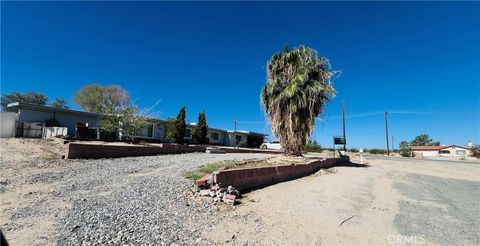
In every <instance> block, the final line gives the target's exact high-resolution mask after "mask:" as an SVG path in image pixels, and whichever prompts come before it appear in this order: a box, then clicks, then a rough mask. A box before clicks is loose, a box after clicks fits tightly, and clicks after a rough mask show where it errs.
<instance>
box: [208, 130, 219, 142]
mask: <svg viewBox="0 0 480 246" xmlns="http://www.w3.org/2000/svg"><path fill="white" fill-rule="evenodd" d="M210 137H211V138H212V140H213V141H218V140H220V134H219V133H218V132H211V133H210Z"/></svg>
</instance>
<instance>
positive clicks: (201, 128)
mask: <svg viewBox="0 0 480 246" xmlns="http://www.w3.org/2000/svg"><path fill="white" fill-rule="evenodd" d="M207 133H208V126H207V117H206V116H205V112H201V113H199V114H198V122H197V127H196V128H195V133H194V134H193V138H194V140H195V142H197V143H198V144H206V143H207Z"/></svg>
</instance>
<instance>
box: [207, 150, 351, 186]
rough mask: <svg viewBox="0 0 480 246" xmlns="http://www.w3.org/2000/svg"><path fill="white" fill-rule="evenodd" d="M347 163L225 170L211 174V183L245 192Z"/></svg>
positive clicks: (337, 160)
mask: <svg viewBox="0 0 480 246" xmlns="http://www.w3.org/2000/svg"><path fill="white" fill-rule="evenodd" d="M348 161H349V159H348V158H329V159H324V160H318V161H312V162H310V163H308V164H299V165H294V164H292V165H288V166H276V167H259V168H244V169H225V170H219V171H216V172H214V173H213V182H214V183H216V184H218V185H219V186H220V187H228V186H229V185H231V186H233V187H235V188H236V189H238V190H240V191H245V190H250V189H254V188H259V187H263V186H267V185H271V184H275V183H278V182H283V181H288V180H292V179H296V178H300V177H304V176H307V175H310V174H312V173H315V172H317V171H319V170H320V169H322V168H330V167H333V166H336V165H338V164H342V163H345V162H348Z"/></svg>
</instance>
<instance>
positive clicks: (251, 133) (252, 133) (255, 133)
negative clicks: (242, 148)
mask: <svg viewBox="0 0 480 246" xmlns="http://www.w3.org/2000/svg"><path fill="white" fill-rule="evenodd" d="M228 133H243V134H247V135H257V136H268V134H263V133H259V132H250V131H238V130H236V131H231V130H228Z"/></svg>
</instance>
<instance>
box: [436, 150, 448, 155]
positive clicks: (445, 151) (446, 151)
mask: <svg viewBox="0 0 480 246" xmlns="http://www.w3.org/2000/svg"><path fill="white" fill-rule="evenodd" d="M438 153H439V154H450V150H440V151H438Z"/></svg>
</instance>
